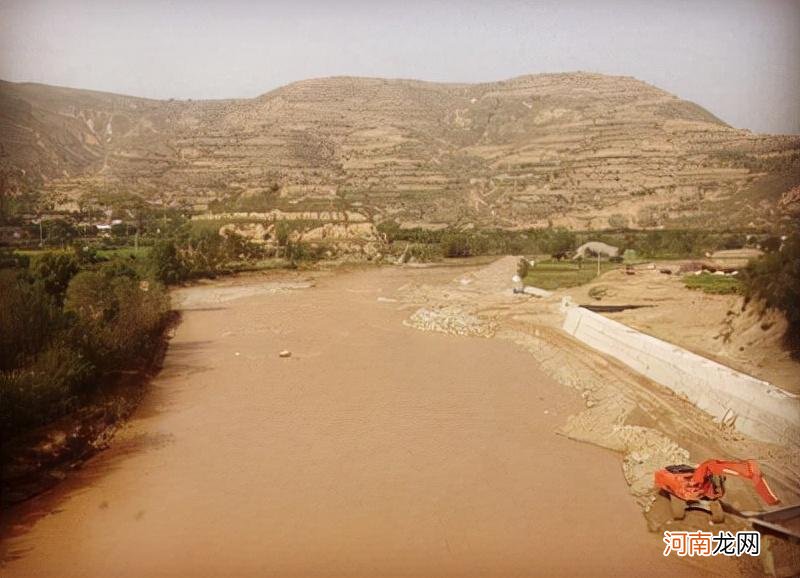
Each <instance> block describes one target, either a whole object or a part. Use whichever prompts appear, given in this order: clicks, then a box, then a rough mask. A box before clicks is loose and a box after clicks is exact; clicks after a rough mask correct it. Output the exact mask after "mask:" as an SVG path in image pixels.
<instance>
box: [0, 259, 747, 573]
mask: <svg viewBox="0 0 800 578" xmlns="http://www.w3.org/2000/svg"><path fill="white" fill-rule="evenodd" d="M454 274H455V272H454V271H453V270H452V269H426V270H410V269H390V268H384V269H372V270H367V271H356V272H350V273H343V274H336V275H329V276H321V277H319V278H318V279H316V281H315V283H316V286H315V287H313V288H306V289H303V288H302V283H299V284H295V285H294V288H292V289H288V290H280V287H279V286H278V285H275V284H274V283H273V284H269V283H267V284H265V282H264V279H265V278H263V277H262V278H255V279H251V280H249V281H248V282H247V283H244V282H243V281H241V280H239V281H236V282H233V283H232V282H230V281H228V282H222V283H220V284H218V285H214V286H207V287H199V288H192V289H189V290H183V294H182V295H181V298H182V299H183V302H184V304H185V307H186V310H185V312H184V316H183V322H182V323H181V324H180V326H179V327H178V329H177V332H176V335H175V337H174V339H173V340H172V342H171V345H170V347H169V351H168V354H167V357H166V360H165V366H164V369H163V371H162V372H161V374H160V375H159V376H158V377H157V379H156V380H155V381H154V382H153V383H152V384H151V386H150V390H151V391H150V393H149V394H148V396H147V398H146V400H145V403H144V404H143V406H142V407H141V408H140V410H139V411H138V412H137V414H136V415H135V417H134V419H133V420H132V421H131V423H130V424H129V426H127V427H126V428H125V429H124V430H123V431H122V432H121V433H120V434H119V435H118V437H117V438H116V440H115V442H114V444H113V446H112V449H110V450H108V451H107V452H104V453H102V454H100V455H98V456H96V457H95V458H94V459H93V460H91V461H90V462H89V463H88V464H87V465H86V466H85V467H84V468H83V469H82V470H81V471H79V472H77V473H76V474H75V475H73V476H71V477H70V478H69V479H68V480H67V481H66V482H65V483H63V484H62V485H60V486H59V487H58V488H57V489H56V490H55V491H54V492H51V493H50V494H49V495H45V496H42V497H40V498H38V499H36V500H33V501H32V502H29V503H27V504H25V505H24V506H23V507H21V508H19V509H17V510H15V511H12V512H8V513H7V515H6V516H4V541H3V550H4V552H3V554H4V558H5V562H4V564H5V567H4V568H2V574H3V576H6V577H8V578H12V577H23V576H24V577H30V576H37V577H43V576H59V577H69V576H82V577H94V576H96V577H104V578H110V577H115V576H137V577H138V576H148V577H157V576H175V577H178V576H180V577H185V576H221V575H229V576H254V575H258V576H490V575H491V576H534V575H539V576H545V575H546V576H577V575H582V576H611V575H614V576H628V575H630V576H633V575H642V574H643V573H645V572H646V573H647V574H648V575H649V576H677V575H681V576H685V575H707V573H708V572H712V571H713V573H719V574H730V573H731V571H732V570H735V569H734V568H732V567H731V566H724V565H722V566H720V565H718V564H728V563H729V562H726V561H716V560H714V561H710V560H707V561H705V562H704V564H705V566H703V567H697V566H692V565H689V564H688V563H686V562H683V561H679V560H676V559H674V558H669V559H668V558H664V557H663V556H662V554H661V551H662V548H663V544H662V542H661V538H660V536H659V535H656V534H650V533H648V532H647V531H646V527H645V521H644V519H643V517H642V515H641V512H640V511H639V510H638V508H637V507H636V505H635V504H634V502H633V501H632V500H631V497H630V495H629V494H628V492H627V490H626V485H625V482H624V479H623V476H622V472H621V468H620V458H619V457H618V456H617V455H616V454H613V453H611V452H608V451H605V450H602V449H600V448H597V447H593V446H589V445H584V444H580V443H576V442H574V441H570V440H568V439H566V438H564V437H560V436H557V435H556V434H555V433H554V429H555V428H556V427H558V426H559V425H560V424H561V423H563V421H564V419H565V418H566V416H567V415H569V414H570V413H572V412H574V411H577V410H578V409H579V408H580V407H581V399H580V397H579V396H578V395H577V393H575V392H573V391H570V390H567V389H565V388H563V387H562V386H559V385H558V384H556V383H555V382H554V381H552V380H551V379H550V378H548V377H547V376H546V375H544V374H543V373H542V372H541V371H539V370H538V369H537V366H536V363H535V361H533V359H532V357H531V356H530V355H529V354H528V353H526V352H525V351H523V350H522V349H520V348H518V347H516V346H515V345H514V344H513V343H511V342H509V341H506V340H497V339H485V338H479V337H455V336H450V335H445V334H437V333H426V332H421V331H418V330H416V329H413V328H410V327H406V326H404V325H403V324H402V321H403V319H405V318H407V317H408V315H409V313H410V312H409V311H408V310H407V309H406V310H401V309H402V308H401V304H400V303H399V302H395V301H393V300H392V299H393V295H394V293H395V291H396V290H397V288H399V287H400V286H402V285H404V284H406V283H408V282H410V281H424V282H426V283H435V282H437V281H439V280H441V281H444V280H450V279H452V278H453V276H454ZM295 281H297V279H295ZM226 284H227V285H231V284H233V287H229V288H224V287H223V288H220V285H226ZM283 349H287V350H290V351H291V352H292V356H291V357H290V358H280V357H279V356H278V353H279V352H280V351H281V350H283Z"/></svg>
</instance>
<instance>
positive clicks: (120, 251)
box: [97, 246, 150, 259]
mask: <svg viewBox="0 0 800 578" xmlns="http://www.w3.org/2000/svg"><path fill="white" fill-rule="evenodd" d="M149 252H150V247H142V246H140V247H139V248H138V249H135V248H133V247H117V248H114V249H98V250H97V254H98V255H99V256H100V257H103V258H104V259H110V258H112V257H122V258H125V259H127V258H128V257H136V258H137V259H144V258H145V257H147V254H148V253H149Z"/></svg>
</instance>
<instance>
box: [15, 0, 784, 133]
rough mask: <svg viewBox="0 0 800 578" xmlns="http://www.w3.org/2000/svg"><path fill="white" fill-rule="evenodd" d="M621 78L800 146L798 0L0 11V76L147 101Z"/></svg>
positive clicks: (164, 0)
mask: <svg viewBox="0 0 800 578" xmlns="http://www.w3.org/2000/svg"><path fill="white" fill-rule="evenodd" d="M572 70H585V71H594V72H604V73H609V74H622V75H630V76H635V77H637V78H639V79H641V80H644V81H647V82H649V83H651V84H654V85H656V86H659V87H661V88H664V89H666V90H668V91H670V92H672V93H674V94H677V95H678V96H680V97H682V98H685V99H688V100H692V101H694V102H697V103H698V104H700V105H702V106H704V107H706V108H708V109H709V110H710V111H711V112H713V113H714V114H716V115H717V116H719V117H720V118H722V119H723V120H725V121H727V122H729V123H730V124H732V125H734V126H737V127H742V128H749V129H752V130H754V131H760V132H782V133H787V132H795V133H800V0H722V1H713V0H697V1H680V0H671V1H656V0H638V1H637V0H617V1H604V0H586V1H581V0H560V1H555V0H554V1H542V2H533V1H523V0H483V1H480V2H474V1H469V0H462V1H461V2H456V1H455V0H439V1H435V0H434V1H431V0H428V1H425V2H423V1H416V0H395V1H392V2H388V1H385V0H371V1H368V0H363V1H362V0H343V1H334V0H329V1H324V0H290V1H283V2H281V1H277V0H273V1H262V2H256V1H254V0H227V1H225V0H215V1H210V0H195V1H189V0H184V1H181V0H173V1H169V0H142V1H138V2H137V1H130V0H129V1H128V2H122V1H117V0H102V1H94V0H0V78H3V79H6V80H13V81H36V82H44V83H48V84H57V85H64V86H73V87H78V88H90V89H96V90H106V91H112V92H119V93H124V94H131V95H136V96H149V97H155V98H170V97H174V98H223V97H246V96H255V95H258V94H261V93H263V92H266V91H268V90H270V89H272V88H276V87H278V86H280V85H282V84H286V83H288V82H291V81H294V80H301V79H304V78H309V77H320V76H333V75H358V76H381V77H401V78H417V79H422V80H435V81H453V82H461V81H468V82H473V81H488V80H501V79H505V78H510V77H513V76H518V75H520V74H529V73H536V72H562V71H572Z"/></svg>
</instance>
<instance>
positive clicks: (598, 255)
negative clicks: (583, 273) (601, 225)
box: [597, 251, 600, 277]
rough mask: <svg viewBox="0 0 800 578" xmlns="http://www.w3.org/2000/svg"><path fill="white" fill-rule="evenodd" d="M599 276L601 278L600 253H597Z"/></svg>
mask: <svg viewBox="0 0 800 578" xmlns="http://www.w3.org/2000/svg"><path fill="white" fill-rule="evenodd" d="M597 276H598V277H599V276H600V252H599V251H598V253H597Z"/></svg>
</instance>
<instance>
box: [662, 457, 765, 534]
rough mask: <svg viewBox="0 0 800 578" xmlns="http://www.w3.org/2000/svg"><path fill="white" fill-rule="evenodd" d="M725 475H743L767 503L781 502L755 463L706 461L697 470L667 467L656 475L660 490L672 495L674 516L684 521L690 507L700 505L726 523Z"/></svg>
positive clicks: (713, 518) (713, 519)
mask: <svg viewBox="0 0 800 578" xmlns="http://www.w3.org/2000/svg"><path fill="white" fill-rule="evenodd" d="M725 476H739V477H741V478H745V479H747V480H750V481H752V482H753V486H754V487H755V489H756V492H758V495H759V496H761V499H763V500H764V501H765V502H766V503H767V504H769V505H771V506H772V505H775V504H777V503H778V502H779V500H778V498H777V496H776V495H775V494H774V493H773V492H772V490H771V489H770V487H769V486H768V485H767V481H766V480H765V479H764V477H763V476H762V475H761V470H760V469H759V467H758V463H757V462H756V461H755V460H742V461H725V460H706V461H704V462H703V463H702V464H700V465H699V466H697V467H693V466H688V465H685V464H682V465H677V466H667V467H666V468H663V469H661V470H658V471H657V472H656V473H655V482H656V487H657V488H658V489H659V490H661V491H662V492H664V493H666V494H667V495H669V501H670V510H671V511H672V517H673V518H675V519H676V520H682V519H683V518H684V517H685V516H686V508H687V507H689V506H700V507H701V508H702V509H705V510H708V511H709V512H710V513H711V521H712V522H714V523H719V522H723V521H724V520H725V512H724V510H723V509H722V504H721V503H720V499H721V498H722V497H723V496H724V495H725Z"/></svg>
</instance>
